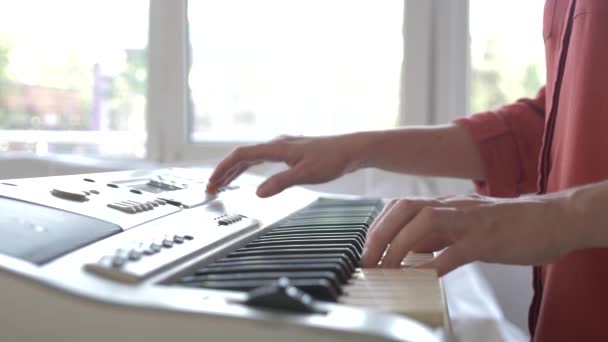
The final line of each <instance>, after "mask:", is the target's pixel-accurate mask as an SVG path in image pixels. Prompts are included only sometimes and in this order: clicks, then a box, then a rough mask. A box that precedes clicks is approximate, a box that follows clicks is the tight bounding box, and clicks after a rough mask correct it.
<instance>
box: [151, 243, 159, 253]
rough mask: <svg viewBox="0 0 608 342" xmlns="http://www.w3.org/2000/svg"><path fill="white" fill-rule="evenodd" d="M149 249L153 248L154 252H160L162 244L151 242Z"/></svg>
mask: <svg viewBox="0 0 608 342" xmlns="http://www.w3.org/2000/svg"><path fill="white" fill-rule="evenodd" d="M148 249H149V250H151V251H152V252H154V253H158V252H160V251H161V249H162V246H161V245H159V244H157V243H151V244H150V247H149V248H148Z"/></svg>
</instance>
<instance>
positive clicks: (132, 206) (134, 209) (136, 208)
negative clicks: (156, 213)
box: [108, 199, 167, 214]
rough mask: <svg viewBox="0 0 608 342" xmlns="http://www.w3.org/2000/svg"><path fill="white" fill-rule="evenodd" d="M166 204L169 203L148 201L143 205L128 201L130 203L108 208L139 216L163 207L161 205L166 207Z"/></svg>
mask: <svg viewBox="0 0 608 342" xmlns="http://www.w3.org/2000/svg"><path fill="white" fill-rule="evenodd" d="M166 204H167V202H166V201H163V200H161V199H156V200H154V201H147V202H143V203H142V202H137V201H132V200H128V201H121V202H116V203H110V204H108V207H110V208H112V209H116V210H120V211H122V212H125V213H128V214H137V213H141V212H144V211H148V210H154V208H156V207H158V206H161V205H166Z"/></svg>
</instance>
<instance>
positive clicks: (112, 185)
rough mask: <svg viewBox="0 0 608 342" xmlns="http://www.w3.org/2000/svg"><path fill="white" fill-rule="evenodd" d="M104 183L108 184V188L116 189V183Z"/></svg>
mask: <svg viewBox="0 0 608 342" xmlns="http://www.w3.org/2000/svg"><path fill="white" fill-rule="evenodd" d="M106 185H107V186H109V187H110V188H114V189H118V185H117V184H113V183H109V184H106Z"/></svg>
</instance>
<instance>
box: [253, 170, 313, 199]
mask: <svg viewBox="0 0 608 342" xmlns="http://www.w3.org/2000/svg"><path fill="white" fill-rule="evenodd" d="M301 182H302V180H301V179H300V177H298V172H297V171H296V169H295V168H291V169H289V170H285V171H282V172H279V173H277V174H275V175H274V176H272V177H270V178H268V179H267V180H266V181H265V182H264V183H262V184H261V185H260V186H259V187H258V190H257V192H256V194H257V195H258V196H259V197H262V198H266V197H270V196H274V195H276V194H278V193H280V192H281V191H283V190H285V189H287V188H288V187H290V186H293V185H296V184H300V183H301Z"/></svg>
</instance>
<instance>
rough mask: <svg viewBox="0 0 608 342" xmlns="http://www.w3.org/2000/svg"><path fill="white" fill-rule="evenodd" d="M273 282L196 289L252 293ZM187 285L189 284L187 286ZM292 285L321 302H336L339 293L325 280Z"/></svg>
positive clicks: (207, 285) (228, 283) (223, 283)
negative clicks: (251, 291)
mask: <svg viewBox="0 0 608 342" xmlns="http://www.w3.org/2000/svg"><path fill="white" fill-rule="evenodd" d="M273 282H274V281H272V280H246V281H207V282H202V283H197V284H196V285H195V287H202V288H210V289H217V290H227V291H250V290H252V289H254V288H257V287H261V286H267V285H269V284H272V283H273ZM185 285H187V284H185ZM290 285H292V286H295V287H297V288H298V289H300V290H302V291H304V292H306V293H308V294H309V295H311V296H313V297H314V298H316V299H319V300H325V301H330V302H336V301H337V299H338V293H337V292H336V291H335V290H334V289H333V288H332V286H331V284H330V283H329V282H328V281H327V280H325V279H315V278H312V279H294V280H293V281H290Z"/></svg>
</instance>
